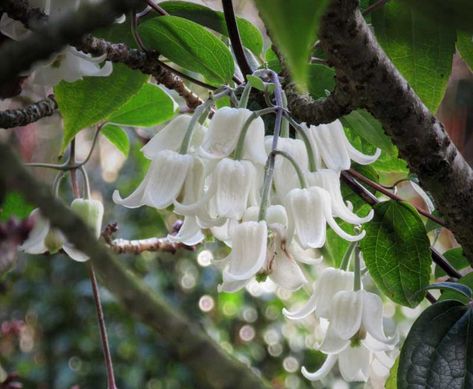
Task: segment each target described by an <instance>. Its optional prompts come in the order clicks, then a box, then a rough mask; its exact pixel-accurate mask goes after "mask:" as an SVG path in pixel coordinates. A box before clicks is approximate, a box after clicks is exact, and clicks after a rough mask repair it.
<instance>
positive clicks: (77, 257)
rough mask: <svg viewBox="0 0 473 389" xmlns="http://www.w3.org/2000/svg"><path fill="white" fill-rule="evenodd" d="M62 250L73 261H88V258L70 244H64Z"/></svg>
mask: <svg viewBox="0 0 473 389" xmlns="http://www.w3.org/2000/svg"><path fill="white" fill-rule="evenodd" d="M62 248H63V250H64V251H65V252H66V254H67V255H69V257H71V258H72V259H73V260H74V261H77V262H86V261H88V260H89V257H88V256H87V255H86V254H84V253H83V252H82V251H79V250H77V249H76V248H75V246H74V245H73V244H72V243H69V242H65V243H64V245H63V246H62Z"/></svg>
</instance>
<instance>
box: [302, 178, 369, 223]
mask: <svg viewBox="0 0 473 389" xmlns="http://www.w3.org/2000/svg"><path fill="white" fill-rule="evenodd" d="M310 183H311V184H312V185H315V186H319V187H321V188H324V189H325V190H326V191H327V192H328V193H329V194H330V199H331V200H332V214H333V216H335V217H339V218H340V219H342V220H344V221H346V222H347V223H350V224H363V223H367V222H369V221H370V220H371V219H372V218H373V216H374V211H373V210H371V211H370V212H369V214H368V215H367V216H365V217H360V216H358V215H356V214H355V213H353V212H352V211H351V209H350V208H349V207H347V205H346V204H345V202H344V201H343V197H342V190H341V188H340V172H339V171H335V170H331V169H320V170H318V171H316V172H314V173H311V174H310ZM350 205H351V204H350Z"/></svg>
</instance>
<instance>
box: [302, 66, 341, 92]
mask: <svg viewBox="0 0 473 389" xmlns="http://www.w3.org/2000/svg"><path fill="white" fill-rule="evenodd" d="M334 87H335V70H333V69H332V68H329V67H328V66H325V65H321V64H310V65H309V81H308V89H309V94H310V95H311V96H312V98H314V99H320V98H324V97H327V94H326V91H329V92H331V91H332V90H333V88H334Z"/></svg>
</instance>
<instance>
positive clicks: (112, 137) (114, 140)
mask: <svg viewBox="0 0 473 389" xmlns="http://www.w3.org/2000/svg"><path fill="white" fill-rule="evenodd" d="M100 133H101V134H102V135H103V136H105V137H106V138H107V139H108V140H109V141H110V143H111V144H112V145H114V146H115V147H116V148H117V149H118V151H120V152H121V153H122V154H123V155H124V156H125V157H128V152H129V151H130V141H129V139H128V134H127V133H126V131H125V130H124V129H122V128H121V127H118V126H114V125H113V124H106V125H105V126H104V127H103V128H102V129H101V130H100Z"/></svg>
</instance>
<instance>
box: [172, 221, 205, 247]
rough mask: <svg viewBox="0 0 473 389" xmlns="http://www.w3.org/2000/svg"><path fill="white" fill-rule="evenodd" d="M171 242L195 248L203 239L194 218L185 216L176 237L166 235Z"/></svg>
mask: <svg viewBox="0 0 473 389" xmlns="http://www.w3.org/2000/svg"><path fill="white" fill-rule="evenodd" d="M168 239H169V241H171V242H179V243H183V244H185V245H187V246H195V245H196V244H199V243H200V242H202V241H203V240H204V239H205V235H204V234H203V233H202V230H201V228H200V226H199V225H198V224H197V220H196V218H195V217H192V216H187V217H185V218H184V222H183V223H182V225H181V228H180V229H179V232H178V233H177V234H176V235H171V234H169V235H168Z"/></svg>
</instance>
